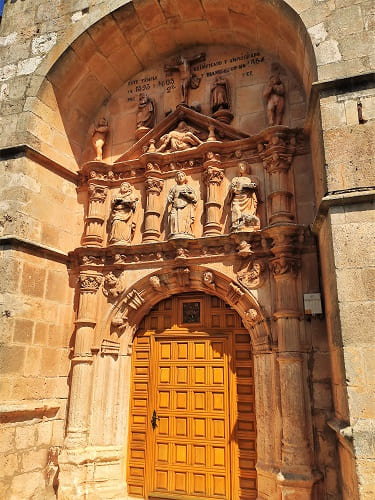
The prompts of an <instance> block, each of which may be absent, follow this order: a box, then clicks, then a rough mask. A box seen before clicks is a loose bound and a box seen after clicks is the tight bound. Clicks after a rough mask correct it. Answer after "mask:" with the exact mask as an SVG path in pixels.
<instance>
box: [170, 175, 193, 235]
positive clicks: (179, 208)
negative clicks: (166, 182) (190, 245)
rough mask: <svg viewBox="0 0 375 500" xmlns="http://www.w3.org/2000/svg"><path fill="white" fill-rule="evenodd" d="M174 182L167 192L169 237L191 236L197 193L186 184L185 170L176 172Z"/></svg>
mask: <svg viewBox="0 0 375 500" xmlns="http://www.w3.org/2000/svg"><path fill="white" fill-rule="evenodd" d="M175 179H176V184H175V185H174V186H172V187H171V189H170V190H169V194H168V203H169V205H170V207H171V208H170V212H169V230H170V238H193V237H194V236H193V234H192V232H191V230H192V229H191V228H192V224H193V222H194V213H195V206H196V204H197V194H196V192H195V190H194V189H193V188H192V187H190V186H189V185H188V184H187V178H186V174H185V172H182V171H179V172H177V173H176V177H175Z"/></svg>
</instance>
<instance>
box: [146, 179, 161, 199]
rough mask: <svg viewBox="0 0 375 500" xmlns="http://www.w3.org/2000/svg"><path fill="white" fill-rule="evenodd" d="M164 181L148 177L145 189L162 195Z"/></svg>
mask: <svg viewBox="0 0 375 500" xmlns="http://www.w3.org/2000/svg"><path fill="white" fill-rule="evenodd" d="M163 185H164V181H163V179H159V178H158V177H147V179H146V180H145V188H146V191H149V192H152V193H156V194H158V195H159V194H160V193H161V190H162V189H163Z"/></svg>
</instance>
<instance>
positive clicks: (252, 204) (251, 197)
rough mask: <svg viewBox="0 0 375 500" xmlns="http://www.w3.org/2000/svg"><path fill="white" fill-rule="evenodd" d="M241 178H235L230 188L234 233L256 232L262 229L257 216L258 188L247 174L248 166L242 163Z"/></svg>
mask: <svg viewBox="0 0 375 500" xmlns="http://www.w3.org/2000/svg"><path fill="white" fill-rule="evenodd" d="M238 166H239V174H240V175H239V176H238V177H234V178H233V180H232V184H231V187H230V201H231V212H232V227H231V230H232V231H241V230H242V231H254V230H256V229H259V228H260V220H259V217H257V215H256V211H257V207H258V196H257V191H258V186H257V185H256V183H255V182H252V181H251V179H250V177H248V176H247V175H245V174H246V164H245V163H242V162H241V163H240V164H239V165H238Z"/></svg>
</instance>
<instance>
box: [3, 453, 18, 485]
mask: <svg viewBox="0 0 375 500" xmlns="http://www.w3.org/2000/svg"><path fill="white" fill-rule="evenodd" d="M17 471H18V455H17V454H16V453H9V454H8V455H0V478H1V479H2V478H4V477H7V476H13V474H14V473H17Z"/></svg>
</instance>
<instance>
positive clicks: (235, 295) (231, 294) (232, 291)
mask: <svg viewBox="0 0 375 500" xmlns="http://www.w3.org/2000/svg"><path fill="white" fill-rule="evenodd" d="M243 295H244V292H243V291H242V290H241V288H240V287H239V286H237V285H235V284H234V283H233V282H232V283H229V288H228V291H227V299H228V301H229V302H231V303H233V304H236V303H237V302H238V301H239V300H240V298H241V297H243Z"/></svg>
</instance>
